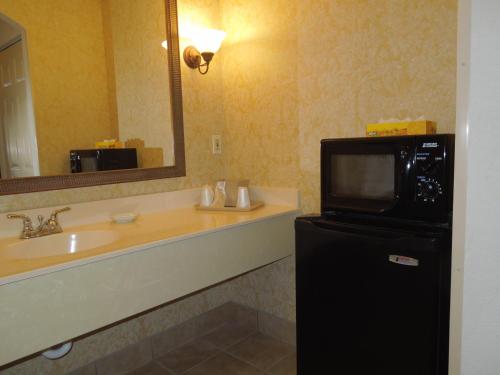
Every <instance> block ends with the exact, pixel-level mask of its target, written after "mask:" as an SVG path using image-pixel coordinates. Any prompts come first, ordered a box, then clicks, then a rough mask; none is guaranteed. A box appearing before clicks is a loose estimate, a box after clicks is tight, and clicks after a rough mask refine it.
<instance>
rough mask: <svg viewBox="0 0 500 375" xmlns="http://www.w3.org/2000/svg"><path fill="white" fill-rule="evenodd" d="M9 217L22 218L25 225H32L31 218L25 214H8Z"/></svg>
mask: <svg viewBox="0 0 500 375" xmlns="http://www.w3.org/2000/svg"><path fill="white" fill-rule="evenodd" d="M7 219H22V220H23V225H24V226H27V225H31V224H32V223H31V218H30V217H29V216H26V215H23V214H7Z"/></svg>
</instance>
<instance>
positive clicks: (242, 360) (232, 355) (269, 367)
mask: <svg viewBox="0 0 500 375" xmlns="http://www.w3.org/2000/svg"><path fill="white" fill-rule="evenodd" d="M256 333H260V334H262V335H265V334H264V333H262V332H259V331H257V332H254V333H253V334H251V335H248V336H247V337H246V338H249V337H250V336H252V335H255V334H256ZM265 336H268V337H270V338H272V339H273V340H275V339H274V337H272V336H270V335H265ZM242 341H244V340H241V341H239V342H242ZM276 341H279V340H276ZM282 343H283V342H282ZM235 345H236V344H234V345H232V346H230V347H228V348H227V349H224V350H223V351H224V353H226V354H229V355H230V356H231V357H233V358H235V359H237V360H239V361H241V362H244V363H246V364H247V365H250V366H252V367H254V368H256V369H258V370H259V371H263V372H265V373H267V371H268V370H270V369H271V368H273V367H274V366H276V365H277V364H278V363H279V362H281V361H283V360H284V359H286V358H288V357H289V356H292V355H293V352H292V353H289V354H285V355H284V356H282V357H280V358H279V359H277V360H276V361H275V362H273V363H272V364H270V365H269V366H268V367H266V368H265V369H261V368H259V367H257V366H255V365H253V364H251V363H250V362H248V361H247V360H245V359H244V358H241V357H239V356H238V355H236V354H233V353H230V352H228V351H227V350H229V349H230V348H232V347H233V346H235ZM287 345H290V344H287ZM290 346H291V345H290Z"/></svg>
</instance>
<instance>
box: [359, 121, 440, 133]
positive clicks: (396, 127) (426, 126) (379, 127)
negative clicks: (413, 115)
mask: <svg viewBox="0 0 500 375" xmlns="http://www.w3.org/2000/svg"><path fill="white" fill-rule="evenodd" d="M436 130H437V126H436V122H435V121H428V120H417V121H401V122H382V123H378V124H368V125H366V136H367V137H386V136H391V135H392V136H397V135H418V134H436Z"/></svg>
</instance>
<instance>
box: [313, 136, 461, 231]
mask: <svg viewBox="0 0 500 375" xmlns="http://www.w3.org/2000/svg"><path fill="white" fill-rule="evenodd" d="M453 160H454V135H452V134H435V135H418V136H401V137H380V138H379V137H377V138H344V139H324V140H322V141H321V213H322V214H323V215H330V214H333V215H339V214H346V213H347V214H362V215H370V216H372V217H373V215H375V216H378V217H388V218H396V219H409V220H425V221H431V222H449V220H450V218H451V212H452V205H453Z"/></svg>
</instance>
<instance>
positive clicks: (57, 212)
mask: <svg viewBox="0 0 500 375" xmlns="http://www.w3.org/2000/svg"><path fill="white" fill-rule="evenodd" d="M69 210H71V207H64V208H60V209H58V210H54V212H52V213H51V214H50V220H56V219H57V215H58V214H60V213H61V212H66V211H69Z"/></svg>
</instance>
